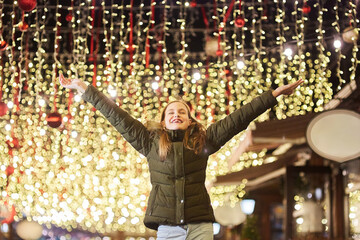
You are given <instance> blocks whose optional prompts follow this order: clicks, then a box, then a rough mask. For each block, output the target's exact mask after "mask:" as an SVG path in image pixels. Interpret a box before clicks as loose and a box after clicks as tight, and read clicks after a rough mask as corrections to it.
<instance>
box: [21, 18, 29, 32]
mask: <svg viewBox="0 0 360 240" xmlns="http://www.w3.org/2000/svg"><path fill="white" fill-rule="evenodd" d="M28 28H29V25H28V24H27V23H26V22H24V21H22V22H20V23H19V29H20V31H22V32H26V31H27V30H28Z"/></svg>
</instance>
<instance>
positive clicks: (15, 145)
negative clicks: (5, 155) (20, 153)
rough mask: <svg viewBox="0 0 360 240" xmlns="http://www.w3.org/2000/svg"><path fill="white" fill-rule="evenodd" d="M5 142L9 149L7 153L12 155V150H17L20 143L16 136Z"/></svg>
mask: <svg viewBox="0 0 360 240" xmlns="http://www.w3.org/2000/svg"><path fill="white" fill-rule="evenodd" d="M6 144H7V145H8V149H9V155H10V156H13V150H14V149H15V150H17V149H20V143H19V140H18V139H17V138H16V137H13V138H12V141H10V140H7V141H6Z"/></svg>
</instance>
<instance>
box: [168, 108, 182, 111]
mask: <svg viewBox="0 0 360 240" xmlns="http://www.w3.org/2000/svg"><path fill="white" fill-rule="evenodd" d="M181 110H183V111H186V109H185V108H180V109H179V111H181ZM167 111H174V108H168V109H166V112H167Z"/></svg>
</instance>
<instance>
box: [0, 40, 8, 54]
mask: <svg viewBox="0 0 360 240" xmlns="http://www.w3.org/2000/svg"><path fill="white" fill-rule="evenodd" d="M7 46H8V43H7V42H6V41H4V40H2V41H0V51H5V50H6V48H7Z"/></svg>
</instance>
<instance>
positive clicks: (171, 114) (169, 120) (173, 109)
mask: <svg viewBox="0 0 360 240" xmlns="http://www.w3.org/2000/svg"><path fill="white" fill-rule="evenodd" d="M161 123H162V124H163V126H165V128H167V129H169V130H178V129H181V130H186V129H187V128H188V127H189V125H190V124H191V118H190V114H189V109H188V107H187V106H185V104H184V103H182V102H172V103H170V104H169V105H167V107H166V108H165V111H164V113H163V115H162V119H161Z"/></svg>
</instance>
